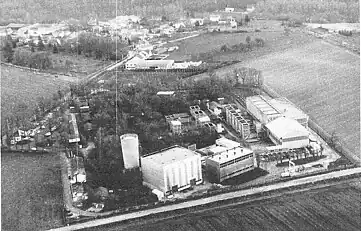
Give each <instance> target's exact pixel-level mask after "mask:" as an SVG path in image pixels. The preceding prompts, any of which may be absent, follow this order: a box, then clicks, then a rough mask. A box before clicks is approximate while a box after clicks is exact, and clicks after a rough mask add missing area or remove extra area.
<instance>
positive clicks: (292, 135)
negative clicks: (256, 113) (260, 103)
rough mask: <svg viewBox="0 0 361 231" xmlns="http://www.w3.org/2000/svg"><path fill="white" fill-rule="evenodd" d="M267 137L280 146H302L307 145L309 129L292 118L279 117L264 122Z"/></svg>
mask: <svg viewBox="0 0 361 231" xmlns="http://www.w3.org/2000/svg"><path fill="white" fill-rule="evenodd" d="M266 128H267V133H268V136H269V138H270V139H271V140H272V142H273V143H274V144H275V145H278V146H281V147H282V148H302V147H306V146H308V145H309V143H310V140H309V135H310V133H309V131H308V130H307V129H306V128H305V127H304V126H302V125H301V124H300V123H298V122H297V121H296V120H294V119H290V118H286V117H280V118H277V119H275V120H273V121H271V122H270V123H268V124H266Z"/></svg>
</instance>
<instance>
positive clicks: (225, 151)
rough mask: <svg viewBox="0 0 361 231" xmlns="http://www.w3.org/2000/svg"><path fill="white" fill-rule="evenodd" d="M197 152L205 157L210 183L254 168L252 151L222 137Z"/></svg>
mask: <svg viewBox="0 0 361 231" xmlns="http://www.w3.org/2000/svg"><path fill="white" fill-rule="evenodd" d="M198 151H199V152H200V153H202V154H203V155H206V158H205V165H206V171H207V174H208V178H209V181H210V182H212V183H220V182H222V181H224V180H226V179H229V178H232V177H235V176H238V175H240V174H242V173H245V172H248V171H250V170H253V169H254V168H255V157H254V153H253V151H252V150H251V149H247V148H244V147H241V146H240V144H239V143H238V142H235V141H232V140H229V139H226V138H224V137H223V138H220V139H218V140H216V144H214V145H212V146H210V147H206V148H203V149H200V150H198Z"/></svg>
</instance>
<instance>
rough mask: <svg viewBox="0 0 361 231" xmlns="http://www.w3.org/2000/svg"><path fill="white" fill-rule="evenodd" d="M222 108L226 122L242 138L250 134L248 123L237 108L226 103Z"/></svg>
mask: <svg viewBox="0 0 361 231" xmlns="http://www.w3.org/2000/svg"><path fill="white" fill-rule="evenodd" d="M224 110H225V112H226V121H227V123H228V124H229V125H231V126H232V128H233V129H234V130H236V131H237V132H238V133H240V134H241V137H242V138H243V139H246V138H248V137H249V136H250V134H251V130H250V123H249V122H248V121H247V120H246V119H245V118H243V116H242V115H241V113H240V111H239V109H238V108H236V107H234V106H232V105H226V106H225V107H224Z"/></svg>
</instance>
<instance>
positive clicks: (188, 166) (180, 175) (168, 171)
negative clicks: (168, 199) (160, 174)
mask: <svg viewBox="0 0 361 231" xmlns="http://www.w3.org/2000/svg"><path fill="white" fill-rule="evenodd" d="M164 179H165V187H164V191H165V192H167V191H170V190H172V187H173V186H175V185H177V186H178V188H182V187H188V186H190V181H191V180H192V179H195V180H196V181H202V180H203V177H202V166H201V157H200V156H198V155H196V156H193V157H190V158H187V159H185V160H182V161H178V162H176V163H172V164H169V165H167V166H165V167H164Z"/></svg>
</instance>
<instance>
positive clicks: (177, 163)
mask: <svg viewBox="0 0 361 231" xmlns="http://www.w3.org/2000/svg"><path fill="white" fill-rule="evenodd" d="M141 165H142V173H143V183H144V185H146V186H148V187H150V188H151V189H158V190H160V191H162V192H164V193H165V194H168V193H170V192H176V191H181V190H184V189H186V188H189V187H191V186H193V185H197V184H200V183H202V182H203V177H202V167H201V156H200V155H198V154H197V153H195V152H193V151H191V150H189V149H187V148H183V147H180V146H173V147H170V148H167V149H164V150H161V151H160V152H156V153H153V154H149V155H146V156H143V157H141Z"/></svg>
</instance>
